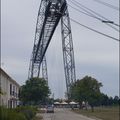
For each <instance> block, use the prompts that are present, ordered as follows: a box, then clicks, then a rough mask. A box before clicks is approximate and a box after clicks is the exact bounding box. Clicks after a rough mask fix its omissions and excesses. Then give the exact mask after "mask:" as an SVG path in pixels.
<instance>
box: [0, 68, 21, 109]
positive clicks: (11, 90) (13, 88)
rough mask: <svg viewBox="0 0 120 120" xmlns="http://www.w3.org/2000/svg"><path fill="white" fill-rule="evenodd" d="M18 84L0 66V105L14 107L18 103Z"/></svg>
mask: <svg viewBox="0 0 120 120" xmlns="http://www.w3.org/2000/svg"><path fill="white" fill-rule="evenodd" d="M19 89H20V85H19V84H18V83H17V82H16V81H15V80H13V79H12V78H11V77H10V76H9V75H8V74H7V73H6V72H5V71H4V70H3V69H2V68H0V106H6V107H7V108H15V107H16V106H17V105H18V104H19V97H18V94H19Z"/></svg>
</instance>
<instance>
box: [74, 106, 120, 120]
mask: <svg viewBox="0 0 120 120" xmlns="http://www.w3.org/2000/svg"><path fill="white" fill-rule="evenodd" d="M74 112H76V113H79V114H82V115H85V116H87V117H90V118H99V119H102V120H120V111H119V107H118V106H117V107H97V108H95V110H94V112H92V111H91V110H74Z"/></svg>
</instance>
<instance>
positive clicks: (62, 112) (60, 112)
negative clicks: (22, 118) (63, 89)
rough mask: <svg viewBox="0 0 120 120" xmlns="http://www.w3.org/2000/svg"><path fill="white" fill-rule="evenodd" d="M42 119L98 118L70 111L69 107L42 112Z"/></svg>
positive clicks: (71, 119) (88, 119)
mask: <svg viewBox="0 0 120 120" xmlns="http://www.w3.org/2000/svg"><path fill="white" fill-rule="evenodd" d="M42 116H43V120H100V119H91V118H88V117H85V116H83V115H80V114H77V113H74V112H72V111H71V110H70V109H62V108H59V109H58V108H57V109H55V113H44V114H42Z"/></svg>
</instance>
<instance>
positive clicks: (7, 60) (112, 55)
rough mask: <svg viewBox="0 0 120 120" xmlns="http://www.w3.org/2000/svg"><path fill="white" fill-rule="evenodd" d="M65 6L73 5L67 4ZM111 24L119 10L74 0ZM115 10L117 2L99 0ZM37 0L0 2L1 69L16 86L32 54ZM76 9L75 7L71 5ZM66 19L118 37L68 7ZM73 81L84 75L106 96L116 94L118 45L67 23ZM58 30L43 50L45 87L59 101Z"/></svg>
mask: <svg viewBox="0 0 120 120" xmlns="http://www.w3.org/2000/svg"><path fill="white" fill-rule="evenodd" d="M67 1H68V3H69V4H71V5H72V6H74V5H73V4H72V3H71V2H70V1H71V0H67ZM77 1H79V2H80V3H81V4H83V5H85V6H86V7H88V8H90V9H92V10H94V11H96V12H97V13H99V14H101V15H103V16H104V17H106V18H108V19H109V20H111V21H114V22H115V23H117V24H118V23H119V11H118V10H115V9H112V8H109V7H107V6H104V5H102V4H100V3H98V2H96V1H95V0H77ZM101 1H104V2H106V3H109V4H112V5H114V6H117V7H118V2H119V0H101ZM40 2H41V0H1V20H2V22H1V23H2V26H1V35H2V36H1V38H2V41H1V43H2V44H1V50H2V52H1V58H2V68H3V69H4V70H5V71H6V72H7V73H8V74H9V75H10V76H11V77H12V78H13V79H15V80H16V81H17V82H18V83H19V84H20V85H23V84H24V83H25V81H26V80H27V76H28V68H29V61H30V56H31V53H32V48H33V42H34V36H35V29H36V21H37V14H38V9H39V4H40ZM74 7H75V8H76V6H74ZM68 9H69V13H70V17H71V18H73V19H75V20H76V21H78V22H80V23H82V24H84V25H87V26H89V27H92V28H94V29H96V30H98V31H101V32H103V33H105V34H108V35H110V36H113V37H115V38H118V37H119V34H118V32H117V31H115V30H114V29H112V28H110V27H109V26H107V25H106V24H104V23H102V22H101V21H98V20H96V19H94V18H91V17H89V16H86V15H84V14H82V13H79V12H78V11H75V10H74V9H72V8H71V7H69V8H68ZM71 27H72V36H73V44H74V54H75V66H76V76H77V79H81V78H83V77H84V76H85V75H89V76H92V77H94V78H96V79H97V80H98V81H99V82H102V84H103V87H102V89H101V91H102V92H104V93H105V94H108V95H109V96H115V95H118V94H119V68H118V66H119V42H117V41H114V40H112V39H110V38H107V37H104V36H102V35H99V34H97V33H95V32H92V31H90V30H88V29H86V28H83V27H82V26H79V25H77V24H75V23H73V22H72V21H71ZM61 42H62V41H61V27H60V24H59V25H58V26H57V29H56V31H55V34H54V36H53V38H52V40H51V43H50V45H49V48H48V50H47V53H46V56H47V65H48V77H49V86H50V88H51V91H52V92H53V93H54V95H55V97H56V98H58V97H60V98H63V97H64V92H65V91H66V86H65V78H64V67H63V55H62V43H61Z"/></svg>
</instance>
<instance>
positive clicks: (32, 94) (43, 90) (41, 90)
mask: <svg viewBox="0 0 120 120" xmlns="http://www.w3.org/2000/svg"><path fill="white" fill-rule="evenodd" d="M49 94H50V90H49V87H48V85H47V82H46V81H45V80H44V79H43V78H32V79H30V80H27V81H26V83H25V85H23V86H21V89H20V100H21V101H22V102H23V103H24V104H39V103H42V102H45V100H46V99H47V98H48V96H49Z"/></svg>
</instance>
